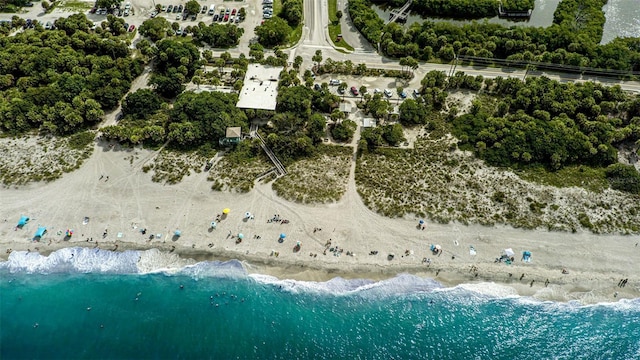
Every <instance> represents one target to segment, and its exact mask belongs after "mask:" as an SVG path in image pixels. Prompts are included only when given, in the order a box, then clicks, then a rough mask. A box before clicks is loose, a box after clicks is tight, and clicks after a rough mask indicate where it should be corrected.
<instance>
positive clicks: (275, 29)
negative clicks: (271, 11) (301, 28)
mask: <svg viewBox="0 0 640 360" xmlns="http://www.w3.org/2000/svg"><path fill="white" fill-rule="evenodd" d="M291 31H292V30H291V27H290V26H289V24H287V22H286V21H285V20H283V19H281V18H279V17H277V16H276V17H273V18H271V19H268V20H265V22H264V23H263V24H262V25H259V26H258V27H256V28H255V33H256V35H258V41H259V42H260V44H262V45H264V46H267V47H273V46H276V45H282V44H284V43H285V42H286V41H287V37H288V36H289V34H290V33H291Z"/></svg>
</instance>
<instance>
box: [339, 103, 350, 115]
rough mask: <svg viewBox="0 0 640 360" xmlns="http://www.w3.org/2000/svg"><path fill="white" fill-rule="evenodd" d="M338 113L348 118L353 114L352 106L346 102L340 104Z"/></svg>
mask: <svg viewBox="0 0 640 360" xmlns="http://www.w3.org/2000/svg"><path fill="white" fill-rule="evenodd" d="M340 112H343V113H344V114H345V115H346V116H347V117H348V116H349V114H351V113H352V112H353V105H351V103H348V102H343V103H340Z"/></svg>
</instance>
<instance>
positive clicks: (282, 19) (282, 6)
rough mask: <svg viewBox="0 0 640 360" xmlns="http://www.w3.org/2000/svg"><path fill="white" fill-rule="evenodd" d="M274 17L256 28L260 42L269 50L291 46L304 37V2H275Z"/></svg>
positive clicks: (291, 0)
mask: <svg viewBox="0 0 640 360" xmlns="http://www.w3.org/2000/svg"><path fill="white" fill-rule="evenodd" d="M273 11H274V14H273V15H274V16H273V17H272V18H271V19H266V20H264V22H263V23H262V24H261V25H258V26H257V27H256V28H255V33H256V35H257V36H258V42H259V43H260V44H262V46H264V47H267V48H273V47H276V46H283V45H284V46H291V45H294V44H296V43H297V42H298V41H299V40H300V37H301V36H302V19H303V11H304V9H303V4H302V0H275V1H274V2H273Z"/></svg>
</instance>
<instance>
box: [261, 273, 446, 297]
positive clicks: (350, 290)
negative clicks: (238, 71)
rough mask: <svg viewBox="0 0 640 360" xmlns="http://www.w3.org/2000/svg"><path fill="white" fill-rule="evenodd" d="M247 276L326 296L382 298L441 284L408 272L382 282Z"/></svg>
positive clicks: (287, 288) (421, 290)
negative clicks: (355, 295) (321, 280)
mask: <svg viewBox="0 0 640 360" xmlns="http://www.w3.org/2000/svg"><path fill="white" fill-rule="evenodd" d="M249 277H250V278H252V279H254V280H255V281H257V282H259V283H263V284H268V285H272V286H278V287H280V288H281V289H282V290H284V291H289V292H292V293H322V294H328V295H353V294H357V295H360V296H375V297H384V296H391V295H398V294H411V293H417V292H431V291H433V290H434V289H437V288H439V287H441V286H442V285H440V283H438V282H436V281H434V280H432V279H425V278H421V277H418V276H414V275H410V274H400V275H398V276H396V277H394V278H391V279H386V280H382V281H373V280H368V279H351V280H347V279H343V278H340V277H336V278H333V279H331V280H329V281H325V282H315V281H299V280H290V279H284V280H282V279H278V278H276V277H273V276H269V275H262V274H251V275H249Z"/></svg>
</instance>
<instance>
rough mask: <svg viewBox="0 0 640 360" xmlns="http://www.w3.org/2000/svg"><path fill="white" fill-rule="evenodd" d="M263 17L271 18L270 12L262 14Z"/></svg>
mask: <svg viewBox="0 0 640 360" xmlns="http://www.w3.org/2000/svg"><path fill="white" fill-rule="evenodd" d="M262 18H263V19H271V14H264V15H262Z"/></svg>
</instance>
